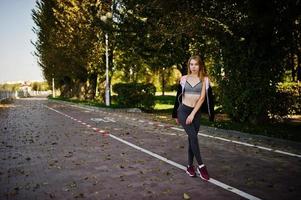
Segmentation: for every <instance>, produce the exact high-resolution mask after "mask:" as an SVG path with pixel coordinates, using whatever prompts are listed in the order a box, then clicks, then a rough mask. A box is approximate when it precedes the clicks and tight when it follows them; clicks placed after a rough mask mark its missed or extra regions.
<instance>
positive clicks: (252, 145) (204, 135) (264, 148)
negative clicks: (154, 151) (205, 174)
mask: <svg viewBox="0 0 301 200" xmlns="http://www.w3.org/2000/svg"><path fill="white" fill-rule="evenodd" d="M58 103H62V102H58ZM64 103H65V104H68V105H70V106H73V107H77V108H80V109H86V110H91V111H96V110H92V109H89V108H86V107H80V106H77V105H72V104H71V103H66V102H64ZM97 112H102V113H106V112H104V111H97ZM68 117H69V116H68ZM70 118H71V119H72V117H70ZM126 119H128V117H126ZM132 120H136V119H135V118H132ZM149 124H151V123H149ZM170 128H171V129H174V130H177V131H184V129H182V128H177V127H170ZM199 135H201V136H203V137H208V138H212V139H218V140H222V141H225V142H233V143H236V144H241V145H244V146H249V147H254V148H258V149H263V150H266V151H271V152H275V153H280V154H283V155H287V156H293V157H297V158H301V155H300V154H295V153H290V152H287V151H281V150H278V149H271V148H268V147H264V146H258V145H254V144H249V143H246V142H240V141H236V140H229V139H226V138H222V137H217V136H212V135H207V134H203V133H201V131H200V132H199Z"/></svg>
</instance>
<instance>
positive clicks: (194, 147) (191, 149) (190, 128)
mask: <svg viewBox="0 0 301 200" xmlns="http://www.w3.org/2000/svg"><path fill="white" fill-rule="evenodd" d="M192 110H193V108H192V107H189V106H186V105H184V104H181V105H180V106H179V108H178V120H179V122H180V124H181V125H182V126H183V128H184V130H185V131H186V133H187V135H188V165H189V166H191V165H192V164H193V157H194V156H195V158H196V160H197V162H198V164H199V165H201V164H203V161H202V158H201V154H200V147H199V141H198V132H199V129H200V125H201V124H200V122H201V112H200V110H199V111H198V112H197V113H196V114H195V116H194V119H193V121H192V123H191V124H188V125H186V119H187V117H188V115H190V113H191V111H192Z"/></svg>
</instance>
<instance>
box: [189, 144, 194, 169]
mask: <svg viewBox="0 0 301 200" xmlns="http://www.w3.org/2000/svg"><path fill="white" fill-rule="evenodd" d="M193 157H194V155H193V151H192V148H191V144H190V139H189V138H188V165H189V166H192V165H193Z"/></svg>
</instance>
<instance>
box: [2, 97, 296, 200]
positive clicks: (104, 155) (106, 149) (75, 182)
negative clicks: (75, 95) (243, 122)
mask: <svg viewBox="0 0 301 200" xmlns="http://www.w3.org/2000/svg"><path fill="white" fill-rule="evenodd" d="M46 106H48V107H50V108H54V109H56V110H58V111H60V112H62V113H65V114H68V115H69V116H72V117H74V118H77V119H79V120H81V121H83V122H86V123H89V124H90V125H92V126H94V127H97V128H99V129H103V130H106V131H108V132H109V133H111V134H114V135H115V136H118V137H120V138H122V139H124V140H126V141H129V142H132V143H133V144H136V145H138V146H140V147H143V148H145V149H148V150H151V151H152V152H154V153H156V154H159V155H161V156H164V157H166V158H168V159H171V160H173V161H175V162H177V163H179V164H181V165H185V164H186V154H187V153H186V148H187V141H186V140H187V138H186V135H185V133H182V132H177V131H175V130H173V129H170V126H171V125H169V124H163V126H159V124H158V123H156V122H152V121H150V119H149V118H147V116H146V115H145V114H141V113H140V114H139V113H125V112H117V113H116V112H111V111H109V110H105V111H106V112H93V111H88V110H84V109H80V108H76V107H72V106H70V105H66V104H61V103H57V102H53V101H50V102H49V101H47V100H46V99H20V100H16V101H15V102H14V103H13V104H10V105H8V106H6V107H2V108H0V131H1V132H0V133H1V134H0V143H1V147H0V185H1V188H0V199H183V197H184V193H185V194H187V195H188V196H189V197H190V198H191V199H241V197H240V196H238V195H236V194H233V193H231V192H228V191H226V190H224V189H222V188H219V187H217V186H215V185H213V184H210V183H207V182H204V181H202V180H201V179H199V178H190V177H188V176H187V175H186V174H185V172H184V171H182V170H180V169H178V168H175V167H174V166H172V165H169V164H167V163H164V162H162V161H160V160H158V159H156V158H154V157H151V156H149V155H147V154H145V153H143V152H140V151H137V150H136V149H133V148H132V147H129V146H127V145H125V144H123V143H120V142H119V141H116V140H114V139H112V138H111V137H108V136H106V135H104V134H100V133H98V132H95V131H93V130H92V129H89V128H87V127H86V126H83V125H82V124H80V123H78V122H76V121H74V120H71V119H69V118H67V117H65V116H63V115H61V114H58V113H56V112H54V111H52V110H50V109H48V108H47V107H46ZM105 117H110V118H112V119H114V120H115V121H116V122H102V121H100V122H95V121H91V118H102V119H104V118H105ZM133 117H134V118H135V119H136V120H133V119H132V118H133ZM139 120H140V121H139ZM149 122H150V123H149ZM202 128H203V130H204V131H205V132H206V133H207V134H211V133H210V130H209V129H206V127H201V129H202ZM211 131H212V130H211ZM212 132H213V131H212ZM216 132H218V131H216ZM219 134H222V133H219ZM231 137H234V136H231ZM242 137H243V136H242ZM199 140H200V145H201V153H202V156H203V159H204V161H205V162H206V164H207V167H208V169H209V172H210V174H211V175H212V176H213V177H214V178H215V179H217V180H219V181H222V182H224V183H226V184H229V185H231V186H233V187H236V188H238V189H241V190H243V191H245V192H247V193H250V194H252V195H254V196H257V197H259V198H263V199H298V198H300V197H301V195H300V193H299V192H298V189H299V188H301V181H300V180H301V170H300V169H301V168H300V164H301V159H299V158H294V157H288V156H284V155H279V154H275V153H271V152H267V151H264V150H260V149H254V148H250V147H244V146H241V145H237V144H231V143H225V142H223V141H218V140H214V139H211V138H204V137H200V138H199ZM252 141H253V140H252ZM269 141H270V140H269ZM260 142H261V143H263V144H265V140H260ZM282 143H285V144H283V145H279V146H277V147H279V148H285V147H287V148H288V149H289V150H292V151H294V152H299V148H300V144H298V143H294V144H293V143H289V142H288V143H286V142H282ZM273 144H274V145H277V144H280V142H277V141H276V142H273ZM291 144H292V145H291ZM266 145H270V144H269V143H266Z"/></svg>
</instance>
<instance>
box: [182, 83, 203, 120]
mask: <svg viewBox="0 0 301 200" xmlns="http://www.w3.org/2000/svg"><path fill="white" fill-rule="evenodd" d="M205 97H206V82H205V80H203V82H202V92H201V96H200V98H199V99H198V101H197V102H196V104H195V106H194V108H193V110H192V111H191V113H190V115H189V116H188V117H187V119H186V124H191V123H192V120H193V118H194V116H195V114H196V113H197V112H198V110H199V109H200V107H201V106H202V104H203V102H204V100H205Z"/></svg>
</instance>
